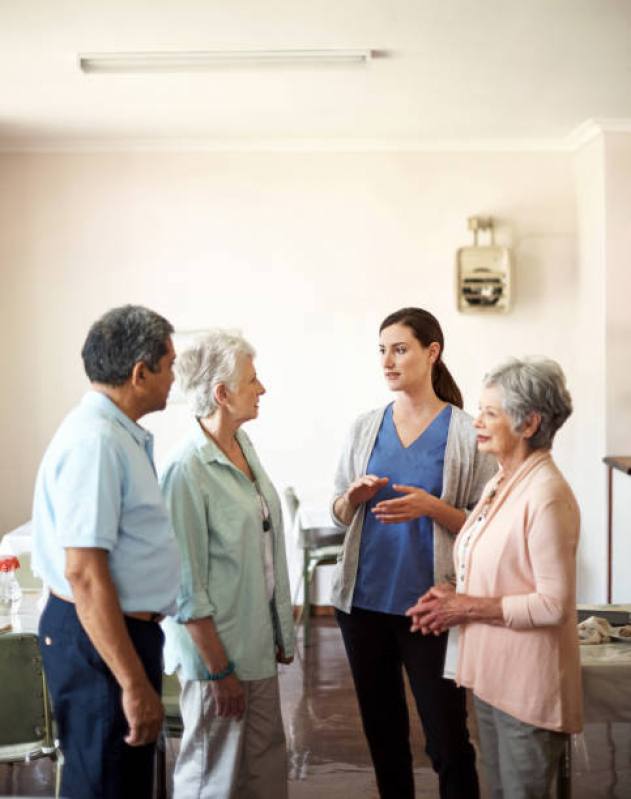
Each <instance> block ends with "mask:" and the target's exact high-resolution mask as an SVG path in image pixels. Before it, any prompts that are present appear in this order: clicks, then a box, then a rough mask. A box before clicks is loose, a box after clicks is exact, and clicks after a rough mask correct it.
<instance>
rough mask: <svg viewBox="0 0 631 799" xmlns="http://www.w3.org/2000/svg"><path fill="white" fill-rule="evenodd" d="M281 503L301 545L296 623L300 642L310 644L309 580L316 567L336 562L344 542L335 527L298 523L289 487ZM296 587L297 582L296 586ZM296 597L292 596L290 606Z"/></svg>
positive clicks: (295, 500)
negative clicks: (299, 605)
mask: <svg viewBox="0 0 631 799" xmlns="http://www.w3.org/2000/svg"><path fill="white" fill-rule="evenodd" d="M285 504H286V505H287V510H288V511H289V520H290V523H291V525H292V527H293V528H294V529H295V530H297V531H298V533H299V538H300V541H301V545H302V580H301V582H302V589H303V601H302V608H301V610H300V612H299V614H298V616H297V618H296V623H297V624H300V621H301V620H302V627H303V645H304V646H310V645H311V583H312V582H313V575H314V574H315V570H316V568H317V567H318V566H325V565H331V564H334V563H336V562H337V559H338V557H339V556H340V553H341V552H342V547H343V544H344V533H343V532H340V531H339V530H338V529H337V528H336V527H309V528H304V527H303V526H302V524H301V523H300V501H299V499H298V497H297V496H296V492H295V491H294V489H293V488H286V489H285ZM298 588H300V584H299V585H298ZM296 599H297V596H296V597H294V605H295V604H296V601H295V600H296Z"/></svg>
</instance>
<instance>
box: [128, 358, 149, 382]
mask: <svg viewBox="0 0 631 799" xmlns="http://www.w3.org/2000/svg"><path fill="white" fill-rule="evenodd" d="M147 370H148V366H147V364H146V363H145V362H144V361H136V363H135V364H134V365H133V367H132V370H131V375H130V377H129V380H130V383H131V385H132V386H133V387H134V388H144V386H145V381H146V378H147Z"/></svg>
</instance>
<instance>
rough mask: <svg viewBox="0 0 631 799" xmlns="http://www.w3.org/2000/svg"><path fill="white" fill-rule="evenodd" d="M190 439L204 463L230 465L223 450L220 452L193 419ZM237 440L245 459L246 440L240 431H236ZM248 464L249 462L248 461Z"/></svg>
mask: <svg viewBox="0 0 631 799" xmlns="http://www.w3.org/2000/svg"><path fill="white" fill-rule="evenodd" d="M191 438H192V440H193V441H194V443H195V445H196V446H197V449H198V450H199V452H200V454H201V456H202V458H203V460H204V461H205V462H206V463H212V462H213V461H219V462H220V463H230V460H229V459H228V458H227V457H226V455H225V453H224V452H223V450H221V449H220V448H219V447H218V446H217V445H216V444H215V442H214V441H212V440H211V439H210V438H208V436H207V435H206V434H205V433H204V431H203V430H202V426H201V425H200V423H199V422H198V421H197V419H195V421H194V422H193V427H192V429H191ZM237 439H238V441H239V444H241V449H242V450H243V452H244V454H245V456H246V458H247V443H246V442H247V439H246V438H245V436H244V435H243V434H242V433H241V430H237ZM248 462H249V461H248ZM250 468H252V464H250Z"/></svg>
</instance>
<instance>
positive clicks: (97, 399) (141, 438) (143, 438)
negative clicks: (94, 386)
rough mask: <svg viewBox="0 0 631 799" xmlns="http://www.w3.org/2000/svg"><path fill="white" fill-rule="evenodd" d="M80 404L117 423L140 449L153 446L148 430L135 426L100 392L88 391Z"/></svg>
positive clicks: (151, 436)
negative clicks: (96, 410)
mask: <svg viewBox="0 0 631 799" xmlns="http://www.w3.org/2000/svg"><path fill="white" fill-rule="evenodd" d="M82 404H83V405H86V406H87V407H90V408H95V409H98V410H99V411H100V412H101V413H103V414H104V415H105V416H109V417H110V419H114V420H115V421H117V422H118V423H119V424H120V425H122V426H123V427H124V428H125V430H127V432H128V433H129V434H130V435H131V436H132V437H133V438H134V440H135V441H136V442H137V443H138V444H140V445H141V446H142V447H145V448H147V447H149V448H151V447H152V446H153V435H152V434H151V433H150V432H149V431H148V430H145V428H144V427H141V426H140V425H139V424H136V422H134V421H133V420H132V419H130V418H129V416H127V414H126V413H123V411H121V409H120V408H119V407H118V406H117V405H116V404H115V403H114V402H112V400H111V399H110V398H109V397H107V396H106V395H105V394H102V393H101V392H100V391H94V390H92V391H88V393H87V394H86V395H85V396H84V398H83V401H82Z"/></svg>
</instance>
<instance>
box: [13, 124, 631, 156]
mask: <svg viewBox="0 0 631 799" xmlns="http://www.w3.org/2000/svg"><path fill="white" fill-rule="evenodd" d="M606 133H631V119H606V118H594V119H587V120H585V122H583V123H581V124H580V125H579V126H578V127H577V128H575V129H574V130H573V131H572V133H570V134H569V136H562V137H559V138H521V139H517V138H516V139H370V138H364V139H350V138H349V139H283V138H276V139H272V138H270V139H231V138H224V139H213V138H184V137H181V138H167V137H163V138H160V137H154V138H151V137H146V138H139V137H137V138H132V137H125V136H120V137H111V138H72V137H67V138H61V137H60V138H49V139H46V138H30V139H29V138H23V139H1V138H0V153H124V152H130V153H135V152H151V153H156V152H163V153H352V152H357V153H558V152H570V153H573V152H576V151H577V150H579V149H580V148H581V147H584V146H585V145H586V144H588V143H589V142H590V141H592V140H593V139H595V138H596V137H598V136H600V135H602V134H606Z"/></svg>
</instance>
